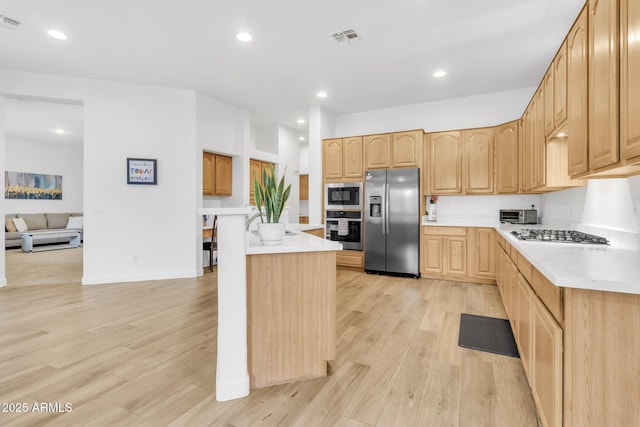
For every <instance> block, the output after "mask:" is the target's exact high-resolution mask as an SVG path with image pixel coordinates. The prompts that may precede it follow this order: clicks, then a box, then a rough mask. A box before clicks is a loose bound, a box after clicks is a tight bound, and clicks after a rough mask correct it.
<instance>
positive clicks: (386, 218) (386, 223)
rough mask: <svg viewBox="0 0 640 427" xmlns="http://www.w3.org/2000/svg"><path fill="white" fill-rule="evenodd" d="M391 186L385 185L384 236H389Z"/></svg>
mask: <svg viewBox="0 0 640 427" xmlns="http://www.w3.org/2000/svg"><path fill="white" fill-rule="evenodd" d="M390 222H391V221H389V184H385V185H384V234H389V223H390Z"/></svg>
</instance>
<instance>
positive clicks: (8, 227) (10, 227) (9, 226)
mask: <svg viewBox="0 0 640 427" xmlns="http://www.w3.org/2000/svg"><path fill="white" fill-rule="evenodd" d="M4 231H8V232H15V231H17V230H16V225H15V224H14V223H13V218H5V220H4Z"/></svg>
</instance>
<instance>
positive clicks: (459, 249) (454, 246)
mask: <svg viewBox="0 0 640 427" xmlns="http://www.w3.org/2000/svg"><path fill="white" fill-rule="evenodd" d="M445 251H446V253H445V257H444V258H445V259H444V272H445V274H452V275H457V276H466V275H467V238H466V237H458V236H450V237H445Z"/></svg>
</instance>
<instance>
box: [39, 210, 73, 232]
mask: <svg viewBox="0 0 640 427" xmlns="http://www.w3.org/2000/svg"><path fill="white" fill-rule="evenodd" d="M45 216H46V217H47V228H49V229H52V228H65V227H66V226H67V222H69V214H68V213H46V214H45Z"/></svg>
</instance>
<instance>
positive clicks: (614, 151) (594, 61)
mask: <svg viewBox="0 0 640 427" xmlns="http://www.w3.org/2000/svg"><path fill="white" fill-rule="evenodd" d="M618 37H619V32H618V0H589V168H590V169H592V170H595V169H599V168H603V167H607V166H609V165H612V164H615V163H617V162H618V161H619V160H620V157H619V141H618V118H619V117H618V45H619V44H618Z"/></svg>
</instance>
